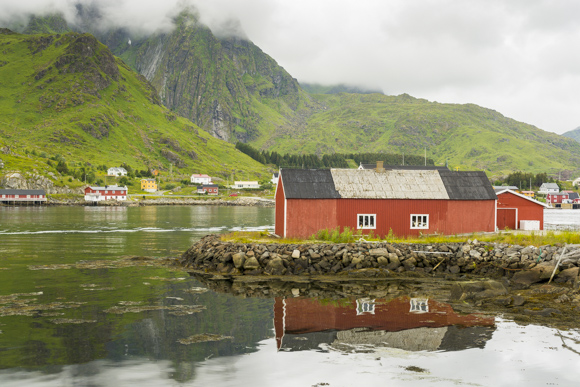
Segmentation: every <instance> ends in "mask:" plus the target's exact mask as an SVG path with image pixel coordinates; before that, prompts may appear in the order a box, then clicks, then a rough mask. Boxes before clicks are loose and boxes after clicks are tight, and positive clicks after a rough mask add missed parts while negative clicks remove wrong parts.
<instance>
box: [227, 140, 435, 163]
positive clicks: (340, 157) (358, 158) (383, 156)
mask: <svg viewBox="0 0 580 387" xmlns="http://www.w3.org/2000/svg"><path fill="white" fill-rule="evenodd" d="M236 148H237V149H238V150H240V151H241V152H243V153H245V154H247V155H248V156H250V157H251V158H253V159H254V160H256V161H257V162H259V163H262V164H274V165H275V166H276V167H278V168H280V167H285V168H289V167H294V168H348V161H347V160H348V159H351V160H354V162H355V163H357V164H360V163H363V164H371V163H375V162H376V161H383V162H384V163H385V165H425V158H424V157H421V156H413V155H401V154H389V153H333V154H325V155H322V157H318V155H316V154H314V153H306V154H301V155H296V154H288V153H284V154H280V153H278V152H276V151H272V152H269V151H266V150H263V151H260V150H258V149H256V148H254V147H252V146H251V145H249V144H244V143H242V142H238V143H237V144H236ZM427 165H435V163H434V162H433V160H432V159H427Z"/></svg>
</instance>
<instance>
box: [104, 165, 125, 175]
mask: <svg viewBox="0 0 580 387" xmlns="http://www.w3.org/2000/svg"><path fill="white" fill-rule="evenodd" d="M107 175H109V176H117V177H119V176H127V170H126V169H125V168H121V167H111V168H109V169H108V170H107Z"/></svg>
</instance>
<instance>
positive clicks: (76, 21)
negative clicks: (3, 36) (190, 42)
mask: <svg viewBox="0 0 580 387" xmlns="http://www.w3.org/2000/svg"><path fill="white" fill-rule="evenodd" d="M188 6H191V4H190V1H187V0H164V1H150V2H146V1H139V0H98V1H97V0H26V1H13V0H3V1H2V2H1V3H0V25H3V26H7V25H10V26H17V27H18V26H20V27H22V26H26V24H27V23H28V21H29V19H30V18H31V17H32V16H37V17H42V16H47V15H62V17H63V18H64V19H65V20H66V21H67V23H68V24H69V25H70V26H71V27H73V28H76V29H79V30H90V31H105V30H108V29H116V28H124V29H127V30H129V31H131V32H133V33H136V34H141V35H147V34H151V33H153V32H159V31H160V32H168V31H170V30H172V29H173V28H174V24H173V19H174V18H175V16H176V15H177V14H178V13H179V12H180V11H181V10H183V9H184V8H186V7H188Z"/></svg>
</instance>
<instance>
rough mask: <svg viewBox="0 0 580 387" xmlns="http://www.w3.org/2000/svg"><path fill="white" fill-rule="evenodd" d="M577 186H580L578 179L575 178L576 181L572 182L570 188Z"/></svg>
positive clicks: (579, 178) (579, 179)
mask: <svg viewBox="0 0 580 387" xmlns="http://www.w3.org/2000/svg"><path fill="white" fill-rule="evenodd" d="M578 184H580V177H577V178H576V179H574V181H572V186H573V187H577V186H578Z"/></svg>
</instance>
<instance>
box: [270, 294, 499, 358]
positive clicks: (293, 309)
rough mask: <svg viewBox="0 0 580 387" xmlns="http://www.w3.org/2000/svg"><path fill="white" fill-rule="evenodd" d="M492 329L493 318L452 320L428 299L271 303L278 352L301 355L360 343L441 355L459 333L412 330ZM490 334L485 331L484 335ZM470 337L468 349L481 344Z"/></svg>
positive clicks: (454, 317)
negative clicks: (325, 347) (326, 346)
mask: <svg viewBox="0 0 580 387" xmlns="http://www.w3.org/2000/svg"><path fill="white" fill-rule="evenodd" d="M343 301H344V300H343ZM494 325H495V318H494V317H486V316H483V315H477V314H470V315H458V314H457V313H455V312H454V311H453V308H452V307H451V306H450V305H449V304H445V303H442V302H438V301H435V300H431V299H428V298H409V297H406V296H403V297H398V298H395V299H393V300H384V299H357V300H352V301H347V302H337V303H334V304H333V303H331V302H325V303H324V304H323V303H321V302H320V301H319V300H317V299H312V298H286V299H283V298H276V299H275V301H274V329H275V334H276V344H277V348H278V350H296V349H297V350H300V349H306V348H301V347H304V346H305V345H306V346H309V347H312V345H313V344H314V346H318V344H320V343H321V342H324V343H327V344H331V343H340V342H341V341H342V342H343V343H344V342H346V341H348V343H349V344H356V343H357V340H360V343H364V344H370V343H372V341H373V338H375V339H377V340H376V342H377V343H378V344H380V345H385V344H387V345H388V346H391V347H398V348H401V349H407V350H438V349H443V348H442V347H443V346H444V345H446V343H445V341H447V346H449V344H451V343H452V344H451V345H457V344H458V342H459V341H461V340H460V339H458V337H460V336H462V335H461V333H458V332H457V331H455V332H453V331H450V330H449V329H439V330H436V329H431V330H418V329H417V328H447V327H451V326H455V327H461V328H467V327H488V328H490V327H494ZM461 328H460V329H461ZM403 331H407V332H403ZM398 332H400V333H399V334H397V333H398ZM491 332H492V330H488V333H489V334H491ZM450 333H451V334H450ZM470 333H471V335H470V336H472V337H471V344H473V341H474V339H476V338H477V339H481V335H473V333H474V332H470ZM450 336H455V337H450ZM467 336H469V335H467ZM464 344H467V345H466V347H469V346H470V345H469V343H464ZM402 346H404V347H402ZM472 346H474V345H472ZM308 349H312V348H308ZM446 349H450V348H446Z"/></svg>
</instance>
